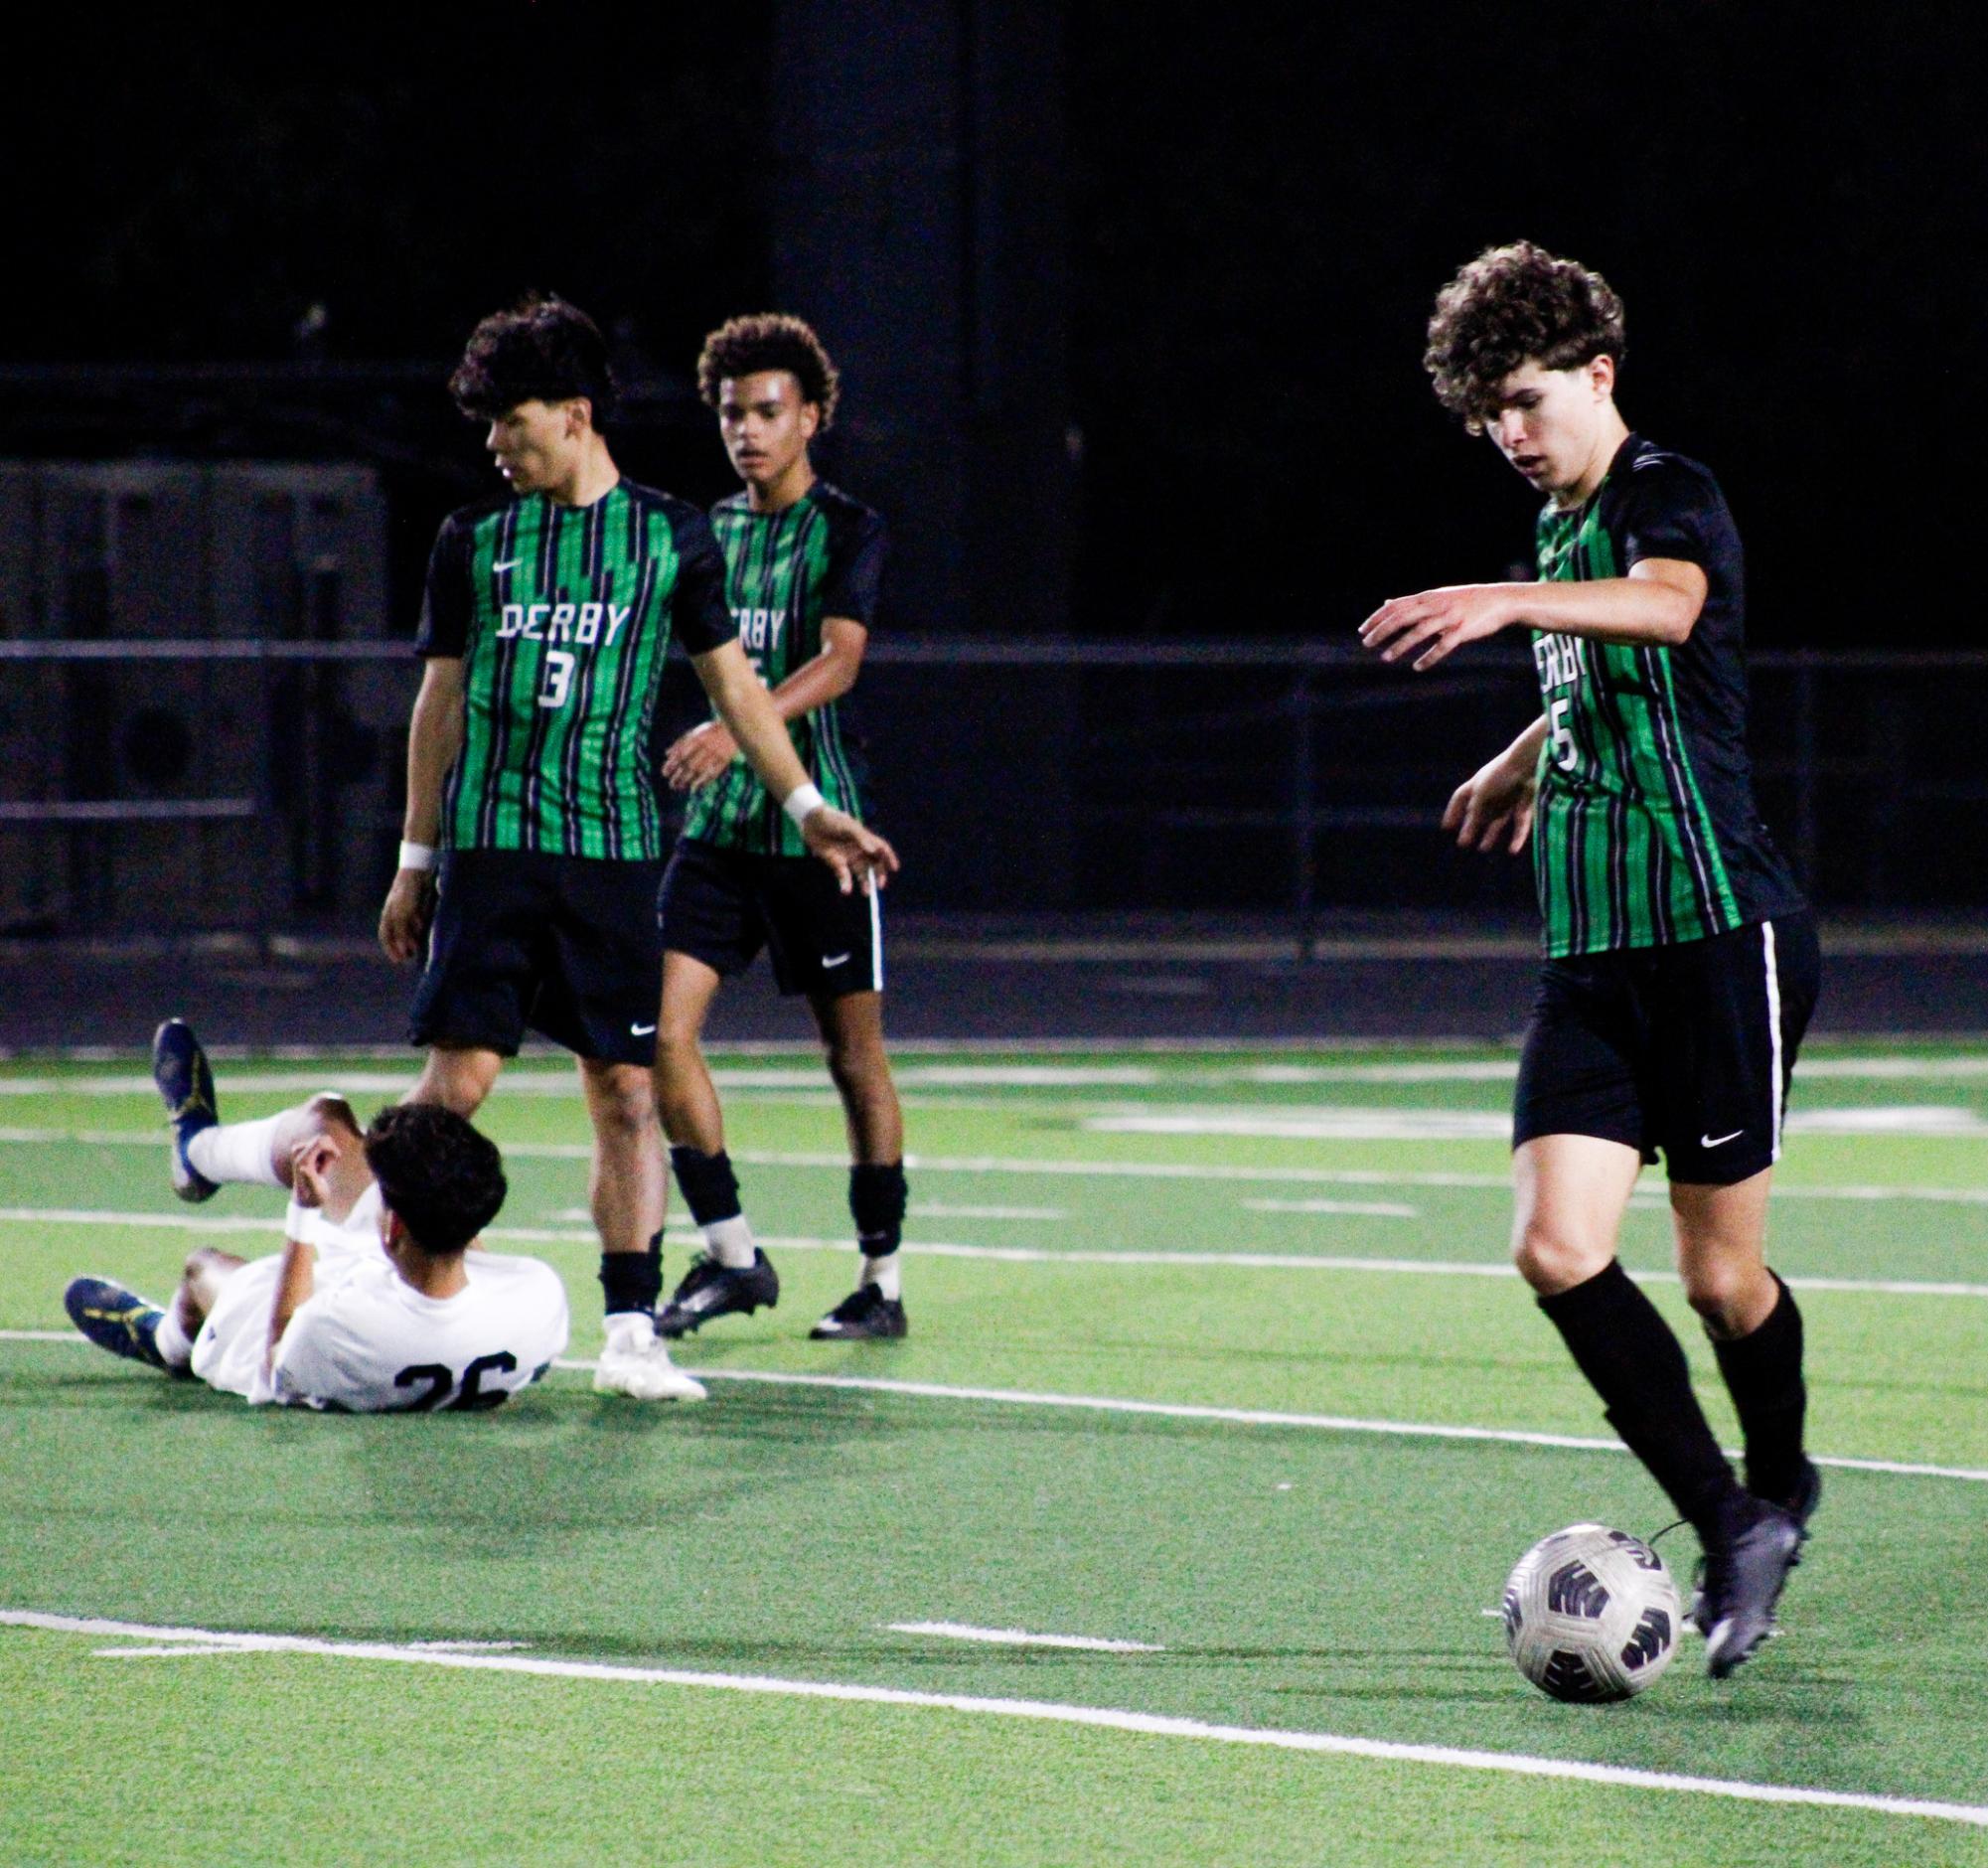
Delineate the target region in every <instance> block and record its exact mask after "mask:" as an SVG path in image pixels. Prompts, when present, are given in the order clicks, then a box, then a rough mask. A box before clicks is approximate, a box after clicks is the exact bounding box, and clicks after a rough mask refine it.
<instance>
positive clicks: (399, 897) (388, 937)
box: [380, 869, 435, 967]
mask: <svg viewBox="0 0 1988 1868" xmlns="http://www.w3.org/2000/svg"><path fill="white" fill-rule="evenodd" d="M434 914H435V872H434V871H433V870H432V869H402V870H401V871H400V872H399V873H398V874H397V875H395V876H394V878H393V886H392V887H391V888H389V889H388V890H387V891H386V905H385V907H383V908H382V909H381V911H380V946H381V949H382V952H383V953H384V954H385V955H386V958H387V959H388V960H390V961H392V962H393V964H394V965H395V966H396V967H404V966H406V965H407V964H408V963H409V962H410V961H414V960H418V959H420V957H421V943H422V942H423V941H425V940H426V939H427V938H428V923H429V922H430V921H431V920H433V919H434Z"/></svg>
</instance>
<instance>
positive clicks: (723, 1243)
mask: <svg viewBox="0 0 1988 1868" xmlns="http://www.w3.org/2000/svg"><path fill="white" fill-rule="evenodd" d="M704 1244H705V1246H706V1247H707V1248H708V1249H709V1251H710V1255H711V1256H712V1257H713V1258H714V1259H716V1260H717V1262H718V1263H719V1264H720V1265H724V1266H727V1267H729V1268H730V1269H731V1270H732V1271H746V1270H749V1269H750V1268H751V1265H752V1254H753V1245H752V1228H751V1227H750V1226H748V1225H747V1224H746V1223H745V1215H744V1214H743V1213H734V1214H733V1215H732V1216H731V1217H730V1218H729V1219H714V1220H712V1221H711V1223H710V1224H709V1225H708V1226H706V1227H705V1228H704Z"/></svg>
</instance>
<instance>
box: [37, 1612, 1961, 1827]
mask: <svg viewBox="0 0 1988 1868" xmlns="http://www.w3.org/2000/svg"><path fill="white" fill-rule="evenodd" d="M0 1625H4V1626H8V1627H13V1628H31V1629H40V1630H44V1631H46V1632H48V1633H51V1634H58V1635H107V1636H112V1637H123V1638H137V1639H143V1638H153V1639H160V1640H168V1641H180V1642H185V1641H196V1642H201V1643H209V1642H212V1643H217V1644H225V1645H227V1646H229V1647H231V1648H238V1649H242V1650H245V1651H247V1652H251V1653H276V1654H316V1655H321V1656H324V1657H326V1658H330V1659H336V1660H359V1661H368V1660H371V1661H382V1662H389V1663H399V1664H402V1665H414V1666H429V1667H450V1668H455V1669H457V1670H459V1671H462V1672H473V1673H522V1674H529V1675H533V1676H535V1677H538V1678H550V1679H565V1680H599V1681H612V1682H618V1683H621V1684H626V1685H634V1686H680V1687H687V1688H693V1689H695V1688H701V1689H704V1690H710V1691H718V1692H731V1693H760V1694H766V1695H771V1696H778V1697H782V1698H788V1699H822V1700H832V1701H841V1702H842V1703H843V1704H853V1705H870V1706H915V1707H919V1708H921V1709H924V1710H928V1711H933V1712H958V1713H964V1714H968V1715H970V1716H972V1715H978V1716H982V1717H993V1718H1006V1719H1031V1720H1036V1721H1040V1722H1042V1723H1044V1724H1051V1725H1071V1726H1089V1727H1092V1728H1101V1729H1104V1730H1107V1731H1116V1732H1136V1733H1140V1734H1143V1735H1145V1736H1148V1737H1153V1738H1177V1739H1197V1740H1200V1741H1201V1742H1202V1743H1205V1744H1218V1745H1247V1746H1258V1747H1262V1748H1265V1749H1267V1750H1274V1751H1291V1752H1309V1753H1318V1754H1324V1755H1328V1756H1335V1757H1343V1758H1367V1759H1374V1760H1377V1761H1384V1762H1387V1763H1393V1764H1420V1765H1432V1766H1440V1767H1447V1768H1449V1769H1452V1770H1460V1771H1491V1772H1500V1773H1504V1774H1507V1775H1510V1776H1514V1777H1525V1778H1545V1779H1558V1780H1561V1781H1563V1782H1574V1783H1581V1784H1606V1785H1613V1786H1616V1787H1618V1788H1621V1789H1624V1790H1670V1791H1678V1792H1684V1793H1689V1794H1695V1795H1700V1796H1724V1797H1730V1798H1732V1799H1734V1800H1735V1801H1739V1802H1749V1803H1783V1804H1801V1805H1806V1806H1808V1807H1811V1808H1821V1809H1858V1810H1866V1811H1870V1812H1872V1813H1874V1814H1877V1815H1884V1816H1915V1817H1923V1818H1927V1819H1929V1820H1932V1821H1936V1822H1952V1823H1962V1824H1966V1825H1968V1826H1971V1827H1974V1828H1988V1807H1983V1806H1981V1805H1979V1804H1974V1803H1951V1802H1943V1801H1939V1800H1936V1799H1934V1798H1930V1797H1916V1796H1914V1797H1908V1796H1886V1795H1881V1794H1875V1793H1872V1792H1868V1791H1861V1790H1819V1789H1810V1788H1808V1787H1805V1786H1801V1785H1792V1784H1754V1783H1748V1782H1746V1781H1744V1780H1738V1779H1728V1778H1695V1777H1686V1776H1683V1775H1681V1774H1679V1773H1676V1772H1668V1771H1642V1770H1637V1769H1635V1768H1633V1767H1631V1766H1627V1765H1597V1764H1587V1763H1584V1762H1581V1761H1579V1760H1575V1759H1566V1758H1533V1757H1528V1756H1526V1755H1524V1754H1522V1753H1517V1752H1493V1751H1466V1750H1463V1749H1461V1748H1459V1747H1455V1746H1449V1745H1408V1744H1402V1743H1398V1742H1394V1741H1390V1740H1385V1739H1371V1738H1349V1737H1344V1736H1341V1735H1340V1734H1338V1733H1333V1732H1300V1731H1292V1730H1288V1729H1284V1728H1280V1727H1276V1726H1244V1725H1215V1724H1211V1723H1209V1722H1208V1721H1206V1720H1202V1719H1189V1718H1183V1717H1179V1716H1177V1715H1173V1714H1167V1713H1154V1712H1133V1711H1129V1710H1122V1709H1120V1708H1116V1707H1110V1706H1077V1705H1065V1704H1062V1703H1059V1702H1057V1701H1054V1700H1042V1699H1000V1698H994V1697H992V1696H989V1695H985V1694H977V1693H928V1692H913V1691H910V1690H907V1689H905V1688H902V1687H894V1686H859V1685H855V1684H851V1683H848V1682H843V1681H839V1680H791V1679H780V1678H777V1677H774V1676H772V1675H767V1674H753V1673H700V1672H693V1671H690V1670H688V1669H685V1668H678V1667H636V1666H628V1665H621V1664H613V1663H609V1662H605V1661H588V1660H548V1659H541V1658H539V1657H537V1656H535V1655H529V1654H465V1653H444V1652H437V1651H436V1650H435V1649H433V1648H423V1647H410V1646H404V1645H396V1644H393V1643H390V1642H385V1641H339V1640H322V1639H317V1638H314V1637H311V1636H308V1635H250V1634H233V1633H227V1632H220V1631H215V1630H211V1629H190V1628H154V1627H148V1626H146V1625H144V1624H141V1623H135V1622H112V1621H105V1620H100V1619H97V1618H95V1617H85V1616H67V1615H42V1614H38V1613H36V1612H35V1611H32V1610H25V1609H0Z"/></svg>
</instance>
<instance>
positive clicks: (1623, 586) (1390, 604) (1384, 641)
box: [1360, 557, 1706, 672]
mask: <svg viewBox="0 0 1988 1868" xmlns="http://www.w3.org/2000/svg"><path fill="white" fill-rule="evenodd" d="M1705 593H1706V581H1705V572H1704V571H1703V570H1701V569H1700V568H1699V567H1698V566H1697V565H1696V564H1693V563H1691V562H1689V561H1688V560H1687V559H1684V558H1664V557H1646V558H1643V559H1641V560H1639V561H1638V562H1637V563H1634V564H1632V565H1630V567H1629V574H1628V575H1627V576H1626V577H1598V578H1596V579H1594V580H1593V581H1591V582H1572V581H1570V582H1541V583H1494V584H1446V585H1444V586H1443V587H1441V588H1440V589H1436V590H1421V591H1418V592H1417V593H1416V594H1415V595H1414V596H1412V597H1390V598H1389V599H1388V601H1387V602H1385V603H1383V604H1382V605H1381V607H1380V608H1379V609H1377V610H1376V611H1375V612H1374V613H1373V614H1372V615H1371V616H1369V617H1368V618H1367V620H1366V621H1365V622H1364V623H1362V624H1361V625H1360V644H1361V646H1362V647H1363V648H1368V649H1372V650H1374V651H1376V652H1377V653H1378V654H1379V656H1380V658H1381V660H1382V661H1383V662H1399V661H1400V660H1402V658H1403V657H1404V656H1410V655H1413V656H1414V657H1415V660H1414V662H1413V663H1412V664H1411V666H1412V667H1413V668H1415V669H1416V670H1417V671H1418V672H1419V671H1421V670H1423V669H1425V668H1434V667H1435V666H1436V665H1437V663H1438V662H1441V661H1442V660H1443V659H1444V658H1445V657H1446V656H1448V655H1450V654H1451V653H1452V652H1453V651H1454V650H1456V649H1460V648H1461V647H1462V646H1463V645H1464V643H1466V642H1480V641H1482V640H1483V638H1484V637H1486V636H1494V635H1496V634H1497V633H1498V631H1499V630H1501V629H1506V628H1509V627H1510V626H1511V625H1512V624H1514V623H1525V624H1528V625H1530V626H1531V627H1532V628H1534V629H1544V630H1549V631H1551V632H1553V633H1554V634H1556V635H1565V636H1587V637H1590V638H1591V639H1593V640H1594V641H1597V642H1622V643H1630V644H1633V645H1636V646H1639V647H1640V646H1650V647H1657V646H1663V647H1671V648H1674V647H1676V646H1677V644H1679V643H1681V642H1683V641H1684V640H1685V639H1686V638H1687V637H1688V636H1689V635H1690V634H1691V630H1692V625H1693V624H1694V623H1696V622H1697V621H1698V613H1699V611H1700V610H1702V609H1703V608H1704V607H1705Z"/></svg>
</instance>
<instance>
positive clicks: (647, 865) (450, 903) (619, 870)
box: [408, 850, 663, 1066]
mask: <svg viewBox="0 0 1988 1868" xmlns="http://www.w3.org/2000/svg"><path fill="white" fill-rule="evenodd" d="M662 867H663V865H662V864H661V863H660V862H654V861H621V860H606V859H601V858H595V857H590V856H552V855H547V854H544V853H542V852H538V851H514V850H453V851H445V852H444V853H443V855H442V859H441V864H440V867H439V869H438V870H437V874H436V882H437V886H438V888H439V890H440V893H439V895H438V897H437V899H436V902H435V920H434V925H433V927H432V928H431V929H430V930H429V933H428V960H427V965H426V966H425V967H423V968H422V970H421V978H420V982H419V984H418V985H417V986H416V987H415V989H414V1009H413V1013H412V1020H411V1025H410V1029H409V1032H408V1035H409V1037H410V1039H411V1040H412V1041H413V1042H414V1043H416V1044H449V1045H474V1046H476V1047H477V1048H479V1049H482V1050H494V1051H497V1052H499V1053H500V1054H501V1055H503V1056H506V1057H511V1056H515V1055H516V1054H517V1051H518V1046H519V1043H520V1042H521V1040H522V1039H523V1038H524V1035H525V1032H526V1028H527V1027H528V1026H529V1027H530V1028H531V1029H533V1030H535V1031H538V1032H542V1033H543V1034H544V1035H545V1036H546V1037H548V1038H550V1039H551V1040H552V1041H553V1043H555V1044H563V1045H564V1046H565V1047H566V1049H568V1050H569V1051H571V1052H573V1053H574V1055H575V1056H579V1057H590V1058H595V1059H597V1060H599V1061H601V1062H603V1063H619V1064H643V1065H645V1066H646V1065H649V1064H651V1063H653V1062H654V1061H655V1058H656V1008H657V1005H658V1003H659V1000H660V997H661V992H662V978H663V949H662V947H661V945H660V944H659V943H658V941H657V938H656V914H655V906H654V904H655V900H656V885H657V878H658V876H659V875H660V874H661V872H662Z"/></svg>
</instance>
